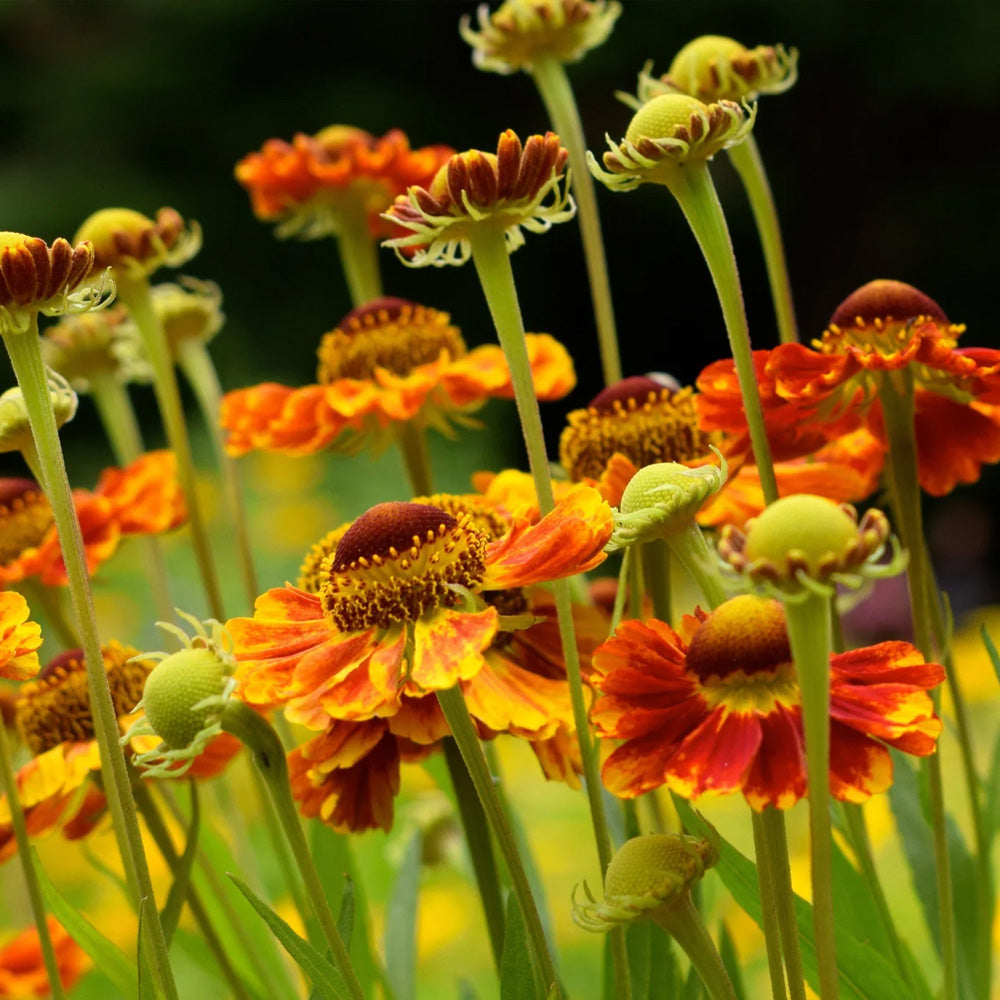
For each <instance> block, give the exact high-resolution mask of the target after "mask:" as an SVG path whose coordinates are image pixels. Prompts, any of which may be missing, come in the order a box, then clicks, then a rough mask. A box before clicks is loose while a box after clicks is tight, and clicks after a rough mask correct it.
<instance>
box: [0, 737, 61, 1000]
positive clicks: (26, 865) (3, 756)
mask: <svg viewBox="0 0 1000 1000" xmlns="http://www.w3.org/2000/svg"><path fill="white" fill-rule="evenodd" d="M0 785H2V787H3V790H4V792H6V794H7V808H8V810H9V812H10V825H11V826H12V827H13V828H14V840H15V841H16V843H17V858H18V861H19V862H20V864H21V873H22V874H23V875H24V884H25V887H26V888H27V890H28V902H29V903H30V904H31V915H32V917H33V918H34V921H35V928H36V929H37V931H38V944H39V947H40V948H41V951H42V961H43V962H44V964H45V974H46V975H47V976H48V978H49V989H50V990H51V991H52V1000H63V998H64V996H65V994H64V993H63V986H62V979H61V978H60V977H59V963H58V962H57V961H56V952H55V949H54V948H53V947H52V935H51V934H49V924H48V920H47V919H46V916H45V903H44V901H43V900H42V887H41V886H40V885H39V884H38V872H36V871H35V866H34V864H33V863H32V854H31V840H30V838H29V837H28V826H27V823H26V822H25V819H24V809H22V808H21V797H20V796H19V795H18V791H17V778H16V776H15V774H14V765H13V763H12V762H11V753H10V740H9V738H8V736H7V725H6V723H4V722H0Z"/></svg>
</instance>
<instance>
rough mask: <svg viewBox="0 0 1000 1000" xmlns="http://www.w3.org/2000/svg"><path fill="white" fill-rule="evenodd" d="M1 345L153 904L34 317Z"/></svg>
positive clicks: (161, 949) (165, 971) (127, 846)
mask: <svg viewBox="0 0 1000 1000" xmlns="http://www.w3.org/2000/svg"><path fill="white" fill-rule="evenodd" d="M3 340H4V345H5V346H6V348H7V353H8V355H9V356H10V361H11V365H12V367H13V369H14V375H15V377H16V378H17V382H18V385H19V386H20V387H21V391H22V393H23V394H24V402H25V406H26V408H27V411H28V420H29V422H30V425H31V433H32V437H33V438H34V451H35V453H34V455H33V456H32V457H33V458H34V460H35V461H36V462H37V464H38V468H39V473H40V475H41V484H42V488H43V489H44V490H45V495H46V497H48V500H49V503H50V505H51V506H52V514H53V518H54V520H55V523H56V530H57V531H58V533H59V545H60V547H61V548H62V554H63V561H64V562H65V564H66V575H67V577H68V580H69V592H70V598H71V600H72V602H73V612H74V615H75V617H76V622H77V629H78V631H79V633H80V638H81V642H82V645H83V654H84V662H85V664H86V669H87V684H88V690H89V693H90V710H91V714H92V716H93V722H94V736H95V739H96V740H97V745H98V748H99V751H100V757H101V773H102V774H103V775H104V778H105V781H104V788H105V793H106V794H107V797H108V807H109V809H110V812H111V816H112V820H113V822H114V827H115V835H116V837H117V840H118V849H119V851H120V853H121V856H122V862H123V864H124V866H125V874H126V878H127V880H128V883H129V888H130V889H131V892H132V898H133V901H134V902H135V903H137V904H138V901H139V900H142V899H148V900H152V899H154V898H155V897H154V895H153V886H152V881H151V879H150V876H149V868H148V866H147V864H146V855H145V854H144V853H143V846H142V834H141V833H140V831H139V822H138V819H137V817H136V812H135V801H134V800H133V798H132V792H131V787H130V783H129V779H128V774H127V772H126V768H125V755H124V754H123V753H122V751H121V747H120V746H119V745H118V739H119V735H120V734H119V728H118V717H117V715H116V714H115V707H114V703H113V702H112V700H111V689H110V687H109V685H108V675H107V671H106V670H105V669H104V657H103V656H102V654H101V641H100V638H99V637H98V633H97V618H96V615H95V614H94V602H93V595H92V593H91V590H90V577H89V576H88V574H87V563H86V559H85V557H84V548H83V538H82V537H81V534H80V524H79V522H78V521H77V519H76V511H75V508H74V506H73V497H72V493H71V491H70V487H69V480H68V478H67V476H66V466H65V463H64V461H63V454H62V446H61V444H60V442H59V431H58V429H57V427H56V420H55V415H54V414H53V412H52V401H51V398H50V396H49V388H48V383H47V381H46V375H45V365H44V363H43V361H42V353H41V348H40V346H39V343H38V320H37V316H36V315H34V314H32V318H31V324H30V326H29V328H28V329H27V330H26V331H25V332H24V333H22V334H6V333H5V334H4V335H3ZM150 910H151V912H150V916H149V919H148V921H147V922H146V923H145V928H146V930H147V931H148V933H147V934H145V935H143V939H144V942H145V948H146V955H147V958H148V960H149V964H150V968H151V971H152V976H153V980H154V982H155V983H157V984H158V986H159V988H160V989H161V990H162V992H163V993H164V995H165V996H166V997H167V1000H177V987H176V985H175V983H174V977H173V971H172V970H171V968H170V958H169V956H168V954H167V943H166V938H165V936H164V934H163V926H162V924H161V923H160V918H159V915H158V913H157V912H156V907H155V906H154V907H150Z"/></svg>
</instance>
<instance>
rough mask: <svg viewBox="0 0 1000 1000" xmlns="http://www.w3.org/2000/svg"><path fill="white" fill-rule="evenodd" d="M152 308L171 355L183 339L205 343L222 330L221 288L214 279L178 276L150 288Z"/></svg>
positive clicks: (175, 353)
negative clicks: (160, 324)
mask: <svg viewBox="0 0 1000 1000" xmlns="http://www.w3.org/2000/svg"><path fill="white" fill-rule="evenodd" d="M151 294H152V300H153V308H154V309H155V310H156V315H157V316H158V317H159V318H160V322H161V323H162V324H163V333H164V335H165V336H166V338H167V343H169V344H170V348H171V351H172V353H173V354H174V356H176V355H177V354H178V352H179V350H180V348H181V345H182V344H184V343H185V342H186V341H198V342H199V343H202V344H207V343H208V342H209V341H210V340H211V339H212V338H213V337H214V336H215V335H216V334H217V333H218V332H219V331H220V330H221V329H222V324H223V323H224V322H225V320H226V317H225V316H223V314H222V290H221V289H220V288H219V286H218V285H217V284H215V282H214V281H198V280H197V279H196V278H181V279H180V282H179V283H177V284H174V283H173V282H167V283H165V284H162V285H154V286H153V288H152V289H151Z"/></svg>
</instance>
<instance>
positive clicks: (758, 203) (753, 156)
mask: <svg viewBox="0 0 1000 1000" xmlns="http://www.w3.org/2000/svg"><path fill="white" fill-rule="evenodd" d="M726 152H727V153H728V154H729V162H730V163H732V165H733V167H734V168H735V169H736V173H738V174H739V175H740V180H741V181H742V182H743V187H744V188H745V189H746V193H747V198H748V199H749V201H750V211H751V212H753V220H754V222H755V223H756V224H757V234H758V235H759V236H760V243H761V247H762V248H763V250H764V263H765V265H766V266H767V280H768V284H770V286H771V301H772V302H773V303H774V312H775V316H776V317H777V320H778V337H779V339H780V340H781V343H783V344H792V343H794V342H795V341H797V340H798V339H799V331H798V327H797V326H796V323H795V304H794V303H793V302H792V286H791V282H790V281H789V280H788V264H787V262H786V260H785V247H784V244H783V243H782V240H781V226H780V225H779V224H778V210H777V209H776V208H775V207H774V197H773V195H772V194H771V185H770V184H768V182H767V171H765V170H764V161H763V160H762V159H761V157H760V150H759V149H758V147H757V140H756V139H755V138H754V137H753V135H752V134H751V135H749V136H747V138H746V139H745V140H744V141H743V142H741V143H738V144H737V145H735V146H730V147H729V149H727V150H726Z"/></svg>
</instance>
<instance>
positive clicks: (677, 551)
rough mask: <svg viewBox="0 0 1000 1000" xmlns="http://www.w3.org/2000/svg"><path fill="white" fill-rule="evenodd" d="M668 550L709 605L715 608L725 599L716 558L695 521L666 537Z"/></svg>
mask: <svg viewBox="0 0 1000 1000" xmlns="http://www.w3.org/2000/svg"><path fill="white" fill-rule="evenodd" d="M667 544H668V545H669V546H670V551H671V552H672V553H673V554H674V556H675V557H676V558H677V560H678V562H680V564H681V565H682V566H683V567H684V568H685V569H686V570H687V571H688V574H689V575H690V576H691V578H692V579H693V580H694V582H695V583H697V584H698V586H699V587H700V588H701V592H702V593H703V594H704V595H705V598H706V600H707V601H708V604H709V607H711V608H717V607H718V606H719V605H720V604H722V602H723V601H725V600H726V590H725V588H724V587H723V585H722V576H721V574H720V573H719V570H718V569H717V568H716V567H717V563H718V560H717V559H716V558H715V556H714V555H713V553H712V551H711V549H710V548H709V546H708V542H707V541H706V540H705V535H704V533H703V532H702V530H701V528H699V527H698V524H697V522H696V521H695V520H694V519H692V520H691V521H690V523H689V524H688V525H687V527H686V528H684V529H683V530H682V531H678V532H676V533H675V534H673V535H671V536H670V538H668V539H667Z"/></svg>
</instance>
